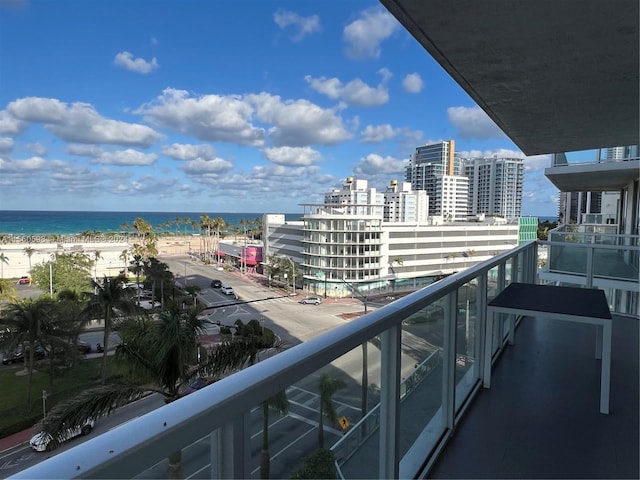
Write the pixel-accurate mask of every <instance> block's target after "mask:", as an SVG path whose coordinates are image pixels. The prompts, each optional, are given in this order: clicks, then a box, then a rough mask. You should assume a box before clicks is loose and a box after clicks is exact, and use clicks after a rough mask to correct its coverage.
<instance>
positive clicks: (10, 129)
mask: <svg viewBox="0 0 640 480" xmlns="http://www.w3.org/2000/svg"><path fill="white" fill-rule="evenodd" d="M27 127H28V124H27V123H26V122H23V121H21V120H18V119H17V118H15V117H14V116H13V115H11V114H10V113H9V112H8V111H6V110H1V111H0V135H18V134H20V133H22V132H23V131H25V130H26V129H27Z"/></svg>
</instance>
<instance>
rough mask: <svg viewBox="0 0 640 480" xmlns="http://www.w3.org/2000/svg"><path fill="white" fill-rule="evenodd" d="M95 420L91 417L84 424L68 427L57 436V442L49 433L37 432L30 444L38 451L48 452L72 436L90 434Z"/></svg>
mask: <svg viewBox="0 0 640 480" xmlns="http://www.w3.org/2000/svg"><path fill="white" fill-rule="evenodd" d="M94 425H95V422H94V421H93V419H89V420H87V421H85V422H84V423H83V424H82V425H79V426H77V427H73V428H67V429H66V430H64V431H63V432H61V433H60V435H58V437H57V442H54V441H53V437H52V436H51V435H49V434H48V433H44V432H39V433H36V434H35V435H34V436H33V437H31V440H29V445H31V448H33V449H34V450H35V451H36V452H48V451H51V450H53V449H54V448H56V447H57V446H58V445H59V444H61V443H64V442H66V441H68V440H71V439H72V438H76V437H78V436H80V435H88V434H89V433H90V432H91V430H93V427H94Z"/></svg>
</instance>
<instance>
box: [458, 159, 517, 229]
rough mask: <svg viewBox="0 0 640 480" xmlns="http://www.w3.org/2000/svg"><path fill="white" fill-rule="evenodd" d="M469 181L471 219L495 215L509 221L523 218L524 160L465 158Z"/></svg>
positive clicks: (465, 168)
mask: <svg viewBox="0 0 640 480" xmlns="http://www.w3.org/2000/svg"><path fill="white" fill-rule="evenodd" d="M462 164H463V172H464V175H465V176H466V177H467V178H468V179H469V197H468V198H469V210H468V213H469V215H479V214H485V215H494V216H502V217H505V218H508V219H513V218H518V217H520V216H521V214H522V192H523V183H524V160H523V159H522V158H504V157H492V158H484V157H483V158H465V159H463V160H462Z"/></svg>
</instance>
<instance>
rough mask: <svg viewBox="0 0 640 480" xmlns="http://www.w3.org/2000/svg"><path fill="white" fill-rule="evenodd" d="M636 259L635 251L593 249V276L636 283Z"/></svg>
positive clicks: (636, 253)
mask: <svg viewBox="0 0 640 480" xmlns="http://www.w3.org/2000/svg"><path fill="white" fill-rule="evenodd" d="M585 253H586V250H585ZM637 257H638V252H637V251H631V250H627V251H623V250H618V249H612V248H594V249H593V275H594V276H598V277H605V278H611V279H616V280H629V281H638V261H637Z"/></svg>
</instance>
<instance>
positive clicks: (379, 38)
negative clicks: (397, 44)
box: [342, 7, 400, 60]
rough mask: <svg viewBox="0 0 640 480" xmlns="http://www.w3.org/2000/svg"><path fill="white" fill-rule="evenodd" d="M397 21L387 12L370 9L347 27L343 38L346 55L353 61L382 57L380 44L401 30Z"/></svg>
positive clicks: (379, 9)
mask: <svg viewBox="0 0 640 480" xmlns="http://www.w3.org/2000/svg"><path fill="white" fill-rule="evenodd" d="M399 26H400V25H399V23H398V22H397V20H396V19H395V18H394V17H393V16H392V15H391V14H390V13H389V12H387V11H386V10H383V9H381V8H377V7H375V8H370V9H367V10H364V11H363V12H361V14H360V18H359V19H358V20H355V21H354V22H352V23H350V24H349V25H347V26H346V27H345V29H344V31H343V34H342V37H343V39H344V41H345V42H346V44H347V46H346V54H347V56H348V57H349V58H352V59H356V60H358V59H366V58H378V57H380V44H381V43H382V42H383V41H384V40H385V39H387V38H388V37H390V36H391V35H392V34H393V33H394V32H395V31H396V30H398V28H399Z"/></svg>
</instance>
